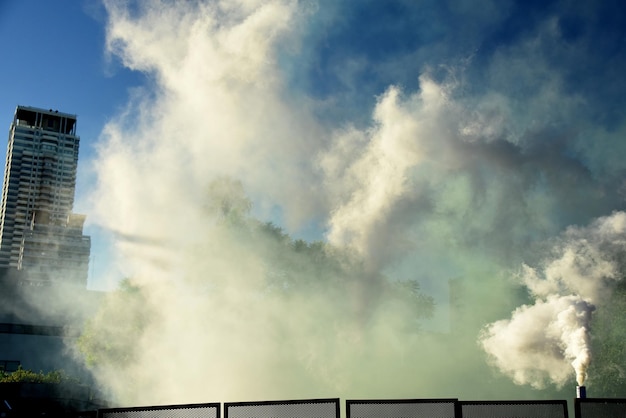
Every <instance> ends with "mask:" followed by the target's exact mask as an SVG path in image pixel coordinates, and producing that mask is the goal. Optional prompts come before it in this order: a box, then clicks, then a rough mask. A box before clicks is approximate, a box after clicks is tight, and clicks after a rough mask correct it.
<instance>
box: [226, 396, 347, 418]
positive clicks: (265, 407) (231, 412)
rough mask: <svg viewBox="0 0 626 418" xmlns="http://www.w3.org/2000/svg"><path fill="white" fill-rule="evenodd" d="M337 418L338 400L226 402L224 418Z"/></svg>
mask: <svg viewBox="0 0 626 418" xmlns="http://www.w3.org/2000/svg"><path fill="white" fill-rule="evenodd" d="M296 417H297V418H339V398H332V399H306V400H289V401H262V402H227V403H224V418H296Z"/></svg>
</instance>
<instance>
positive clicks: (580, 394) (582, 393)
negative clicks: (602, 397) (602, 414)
mask: <svg viewBox="0 0 626 418" xmlns="http://www.w3.org/2000/svg"><path fill="white" fill-rule="evenodd" d="M576 397H577V398H578V399H585V398H586V397H587V388H586V387H585V386H576Z"/></svg>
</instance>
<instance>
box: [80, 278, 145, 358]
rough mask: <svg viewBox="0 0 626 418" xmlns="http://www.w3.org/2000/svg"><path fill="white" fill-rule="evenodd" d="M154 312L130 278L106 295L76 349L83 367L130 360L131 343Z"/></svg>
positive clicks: (86, 326)
mask: <svg viewBox="0 0 626 418" xmlns="http://www.w3.org/2000/svg"><path fill="white" fill-rule="evenodd" d="M155 316H156V313H155V312H153V310H152V309H151V308H150V305H149V304H148V303H146V300H145V294H144V291H143V289H142V288H141V287H139V286H138V285H136V284H134V283H133V282H132V280H130V279H124V280H122V281H121V282H120V284H119V287H118V290H116V291H114V292H112V293H110V294H109V295H107V297H106V299H105V301H104V303H103V305H102V306H101V308H100V310H99V311H98V313H97V314H96V316H95V317H94V318H92V319H91V320H90V321H88V322H87V324H86V325H85V328H84V330H83V333H82V334H81V336H80V337H79V339H78V342H77V346H78V349H79V351H80V352H81V353H82V354H83V355H84V357H85V360H86V362H87V365H89V366H95V365H97V364H102V363H113V364H118V365H121V366H122V365H125V364H128V363H129V362H131V361H133V358H134V357H133V353H134V350H133V347H132V344H133V341H135V340H136V339H137V338H139V337H140V336H141V335H142V333H143V330H144V328H145V326H146V324H148V321H149V319H150V318H151V317H155Z"/></svg>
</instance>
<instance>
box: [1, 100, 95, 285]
mask: <svg viewBox="0 0 626 418" xmlns="http://www.w3.org/2000/svg"><path fill="white" fill-rule="evenodd" d="M79 144H80V138H79V136H78V135H77V134H76V116H75V115H71V114H67V113H61V112H59V111H56V110H54V111H53V110H44V109H39V108H34V107H27V106H18V107H17V108H16V110H15V115H14V118H13V122H12V123H11V127H10V130H9V141H8V146H7V155H6V165H5V169H4V183H3V188H2V207H1V208H0V267H8V268H15V269H18V270H24V273H26V274H25V275H24V277H27V280H29V281H31V282H33V283H38V284H46V283H52V282H55V281H62V282H65V283H68V282H72V283H76V284H82V285H83V286H86V281H87V273H88V265H89V253H90V248H91V242H90V238H89V237H88V236H85V235H83V231H82V229H83V222H84V219H85V217H84V216H83V215H77V214H73V213H72V208H73V204H74V192H75V187H76V173H77V166H78V150H79Z"/></svg>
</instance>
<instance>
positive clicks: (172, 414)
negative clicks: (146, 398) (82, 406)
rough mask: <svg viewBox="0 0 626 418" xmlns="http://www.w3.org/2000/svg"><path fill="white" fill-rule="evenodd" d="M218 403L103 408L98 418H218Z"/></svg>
mask: <svg viewBox="0 0 626 418" xmlns="http://www.w3.org/2000/svg"><path fill="white" fill-rule="evenodd" d="M220 405H221V404H220V403H202V404H187V405H158V406H138V407H133V408H103V409H99V410H98V418H220Z"/></svg>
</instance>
